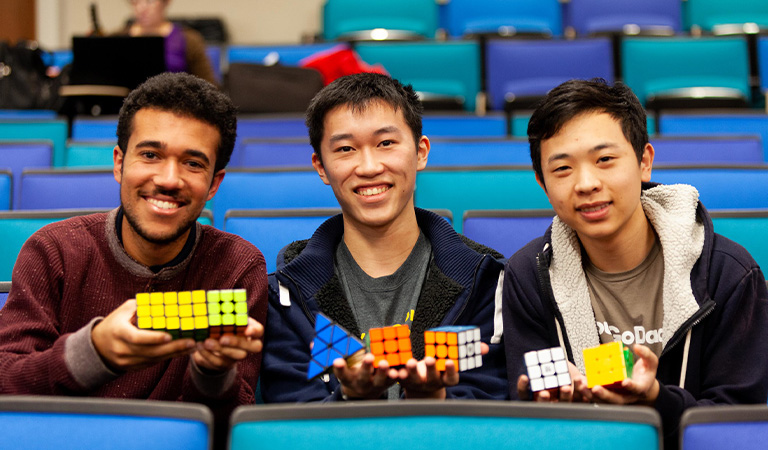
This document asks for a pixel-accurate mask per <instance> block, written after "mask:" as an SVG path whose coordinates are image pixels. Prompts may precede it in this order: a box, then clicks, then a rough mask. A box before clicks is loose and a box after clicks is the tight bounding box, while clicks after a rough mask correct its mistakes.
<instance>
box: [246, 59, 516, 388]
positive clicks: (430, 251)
mask: <svg viewBox="0 0 768 450" xmlns="http://www.w3.org/2000/svg"><path fill="white" fill-rule="evenodd" d="M421 112H422V107H421V104H420V102H419V99H418V97H417V96H416V93H415V92H414V91H413V89H412V88H411V87H410V86H407V87H406V86H403V85H401V84H400V83H399V82H397V81H396V80H393V79H391V78H389V77H387V76H384V75H378V74H359V75H353V76H350V77H344V78H341V79H339V80H337V81H335V82H334V83H332V84H331V85H329V86H328V87H326V88H325V89H323V90H322V91H321V92H320V93H319V94H318V95H317V96H316V97H315V99H314V100H313V101H312V104H311V105H310V107H309V110H308V112H307V125H308V127H309V136H310V142H311V144H312V146H313V148H314V154H313V155H312V163H313V165H314V167H315V169H316V170H317V173H318V174H319V175H320V178H321V179H322V180H323V181H324V182H325V184H328V185H330V186H331V188H332V189H333V192H334V194H335V195H336V198H337V199H338V201H339V204H340V206H341V210H342V214H340V215H338V216H336V217H333V218H331V219H329V220H328V221H326V222H325V223H324V224H323V225H321V226H320V227H319V228H318V229H317V231H316V232H315V233H314V235H313V236H312V238H311V239H309V240H306V241H299V242H294V243H293V244H291V245H289V246H287V247H286V248H284V249H283V250H282V251H281V252H280V254H279V255H278V258H277V270H276V272H275V273H274V274H272V275H270V276H269V311H268V317H269V319H268V321H267V323H268V326H267V328H266V334H265V340H264V343H265V350H264V366H263V367H264V372H262V377H261V383H262V384H261V386H262V395H263V397H264V400H265V401H267V402H306V401H334V400H342V399H344V400H365V399H380V398H401V397H403V398H433V399H435V398H436V399H443V398H499V399H503V398H506V397H507V389H506V386H507V382H506V378H505V369H504V366H505V363H504V352H503V350H502V348H501V317H500V312H501V303H500V302H501V290H500V276H501V275H502V274H503V263H502V261H501V260H500V259H499V258H500V257H501V255H499V254H498V253H496V252H494V251H493V250H491V249H488V248H484V247H482V246H480V245H479V244H477V243H474V242H472V241H470V240H468V239H466V238H463V237H462V236H460V235H458V234H457V233H456V232H455V231H454V230H453V228H452V227H451V226H450V224H449V223H448V222H447V221H446V220H445V219H443V218H442V217H439V216H437V215H435V214H433V213H431V212H428V211H424V210H421V209H418V208H415V207H414V203H413V193H414V190H415V185H416V173H417V172H418V171H420V170H422V169H423V168H424V167H425V166H426V164H427V157H428V155H429V149H430V143H429V139H427V137H426V136H423V135H422V134H421ZM318 312H323V313H324V314H326V315H327V316H330V317H331V318H332V319H333V320H334V321H336V322H338V323H339V324H341V325H342V326H343V327H344V328H346V329H347V330H349V331H350V332H351V333H353V334H354V335H356V336H360V335H361V334H362V333H365V332H366V331H367V330H368V329H370V328H373V327H381V326H390V325H394V324H407V325H409V326H410V327H411V340H412V344H413V354H414V358H415V359H411V360H410V361H408V363H407V364H406V367H405V368H402V369H400V370H395V369H391V368H390V367H389V366H388V365H387V363H386V362H384V361H382V362H381V363H379V364H378V365H376V366H374V364H373V355H372V354H367V355H366V356H365V357H364V359H363V361H362V362H361V363H359V364H356V365H353V366H352V367H348V366H347V364H346V363H345V361H344V360H343V359H337V360H336V361H335V363H334V368H333V374H332V375H329V376H325V377H324V378H319V379H314V380H310V381H307V369H308V366H309V360H310V343H311V342H312V339H313V336H314V322H315V314H316V313H318ZM496 317H498V320H495V318H496ZM439 325H476V326H479V327H480V329H481V335H482V341H483V346H484V347H486V348H485V350H486V351H487V354H485V356H484V357H483V366H482V367H481V368H478V369H474V370H470V371H467V372H462V373H461V374H460V375H459V373H458V372H457V368H456V367H453V365H452V363H449V364H448V367H447V370H446V371H444V372H440V371H438V370H436V367H435V360H434V358H431V357H426V358H424V350H423V333H424V331H425V330H426V329H428V328H432V327H436V326H439Z"/></svg>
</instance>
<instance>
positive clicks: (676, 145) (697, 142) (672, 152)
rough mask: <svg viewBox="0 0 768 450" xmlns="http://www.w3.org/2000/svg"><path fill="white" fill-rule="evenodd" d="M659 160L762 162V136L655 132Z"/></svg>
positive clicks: (664, 162)
mask: <svg viewBox="0 0 768 450" xmlns="http://www.w3.org/2000/svg"><path fill="white" fill-rule="evenodd" d="M651 144H653V148H654V149H655V150H656V155H655V157H654V159H653V164H654V167H657V166H658V165H659V164H678V165H679V164H762V163H763V162H764V161H765V157H764V152H763V144H762V142H761V141H760V137H759V136H653V137H652V138H651Z"/></svg>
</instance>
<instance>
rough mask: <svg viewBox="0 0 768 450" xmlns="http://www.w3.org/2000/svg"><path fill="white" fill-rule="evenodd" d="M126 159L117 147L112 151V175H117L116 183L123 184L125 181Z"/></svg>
mask: <svg viewBox="0 0 768 450" xmlns="http://www.w3.org/2000/svg"><path fill="white" fill-rule="evenodd" d="M124 159H125V153H123V151H122V150H120V147H119V146H117V145H115V148H114V149H113V150H112V163H113V165H112V173H113V174H114V175H115V181H117V182H118V183H122V180H123V161H124Z"/></svg>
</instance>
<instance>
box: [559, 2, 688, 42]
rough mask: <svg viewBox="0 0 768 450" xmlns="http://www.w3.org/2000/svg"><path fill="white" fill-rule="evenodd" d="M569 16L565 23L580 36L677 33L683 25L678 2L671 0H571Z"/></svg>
mask: <svg viewBox="0 0 768 450" xmlns="http://www.w3.org/2000/svg"><path fill="white" fill-rule="evenodd" d="M568 17H569V18H570V20H569V23H568V25H569V26H571V27H572V28H573V29H574V31H576V33H577V34H578V35H582V36H586V35H590V34H597V33H606V32H619V33H623V32H630V33H635V34H637V33H644V32H648V33H654V34H677V33H680V32H681V31H682V26H683V24H682V17H681V8H680V2H679V1H670V0H644V1H642V2H638V1H635V0H570V2H569V3H568ZM626 26H630V27H632V28H625V27H626Z"/></svg>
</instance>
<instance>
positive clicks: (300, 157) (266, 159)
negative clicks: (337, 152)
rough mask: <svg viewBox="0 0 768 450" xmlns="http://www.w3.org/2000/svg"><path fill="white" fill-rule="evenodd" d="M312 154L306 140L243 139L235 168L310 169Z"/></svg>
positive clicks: (231, 165)
mask: <svg viewBox="0 0 768 450" xmlns="http://www.w3.org/2000/svg"><path fill="white" fill-rule="evenodd" d="M312 153H313V150H312V146H311V145H309V141H308V140H306V139H244V140H243V141H242V142H241V144H240V159H239V161H238V163H237V167H312ZM230 167H235V166H234V165H233V164H232V162H230Z"/></svg>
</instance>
